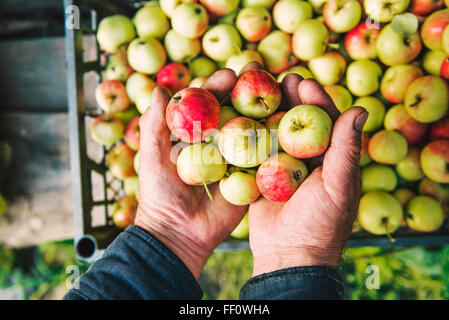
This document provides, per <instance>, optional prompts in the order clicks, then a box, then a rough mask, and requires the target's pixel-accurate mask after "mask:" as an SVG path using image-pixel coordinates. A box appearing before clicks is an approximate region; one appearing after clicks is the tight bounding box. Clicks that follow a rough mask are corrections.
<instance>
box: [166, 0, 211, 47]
mask: <svg viewBox="0 0 449 320" xmlns="http://www.w3.org/2000/svg"><path fill="white" fill-rule="evenodd" d="M171 25H172V28H173V30H175V32H176V33H177V34H179V35H181V36H183V37H185V38H188V39H195V38H199V37H201V36H202V35H203V34H204V32H206V29H207V27H208V26H209V16H208V14H207V11H206V9H205V8H204V7H203V6H202V5H200V4H197V3H192V2H185V3H181V4H179V5H178V6H176V7H175V9H174V10H173V13H172V16H171Z"/></svg>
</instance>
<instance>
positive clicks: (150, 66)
mask: <svg viewBox="0 0 449 320" xmlns="http://www.w3.org/2000/svg"><path fill="white" fill-rule="evenodd" d="M165 61H167V55H166V53H165V50H164V47H163V46H162V44H161V43H160V42H159V41H158V40H157V39H155V38H137V39H134V40H133V41H132V42H131V44H130V45H129V47H128V62H129V65H130V66H131V67H132V68H133V69H134V70H136V71H138V72H141V73H146V74H156V73H157V72H158V71H159V70H160V69H161V68H162V67H163V66H164V64H165Z"/></svg>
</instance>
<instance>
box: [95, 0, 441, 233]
mask: <svg viewBox="0 0 449 320" xmlns="http://www.w3.org/2000/svg"><path fill="white" fill-rule="evenodd" d="M446 7H449V1H448V0H444V1H443V0H363V1H362V0H308V1H306V0H279V1H276V0H241V1H240V0H160V1H148V2H147V3H145V5H144V6H143V7H142V8H140V9H139V10H138V11H137V12H136V14H135V16H134V17H132V19H130V18H129V17H126V16H124V15H114V16H109V17H105V18H104V19H103V20H102V21H101V22H100V24H99V27H98V31H97V40H98V43H99V46H100V48H101V49H102V50H103V51H104V52H105V53H106V54H107V55H108V62H107V65H106V68H105V70H104V78H105V80H104V81H103V82H102V83H101V84H100V85H99V86H98V87H97V89H96V99H97V103H98V105H99V107H100V108H101V109H102V110H103V111H104V113H103V114H102V115H100V116H99V117H98V118H97V119H95V121H94V123H93V126H92V128H91V133H92V138H93V139H94V140H95V141H97V142H99V143H101V144H103V145H106V146H108V147H110V148H111V149H110V152H109V153H108V156H107V165H108V168H109V170H110V172H111V174H112V175H113V176H114V177H116V178H118V179H121V180H123V181H124V189H125V192H126V194H127V196H125V197H123V198H120V199H119V200H118V201H117V203H116V204H115V205H114V213H113V220H114V222H115V223H116V224H117V225H118V226H119V227H122V228H123V227H126V226H128V225H129V224H132V222H133V219H134V214H135V210H136V208H137V203H138V202H137V201H138V197H139V194H138V189H139V188H138V178H137V173H138V162H139V152H138V150H139V140H140V134H139V115H140V114H142V113H143V112H145V110H147V109H148V108H151V97H152V91H153V89H154V88H155V87H156V86H162V87H164V88H165V89H167V91H168V92H169V93H170V94H171V95H172V98H171V100H170V103H169V105H168V106H167V111H166V120H167V125H168V127H169V129H170V131H171V133H172V135H173V136H174V137H175V138H177V140H178V141H181V143H182V145H183V149H182V151H181V152H180V154H179V156H178V158H177V170H178V174H179V176H180V178H181V179H182V180H183V181H184V182H185V183H187V184H190V185H203V186H204V187H205V188H206V190H207V192H208V187H207V185H208V184H210V183H215V182H219V187H220V191H221V193H222V195H223V197H224V198H225V199H226V200H227V201H229V202H231V203H233V204H236V205H247V204H249V203H251V202H253V201H255V200H256V199H258V198H259V197H260V196H261V195H262V196H264V197H266V198H267V199H270V200H272V201H279V202H284V201H287V200H288V199H289V198H290V197H291V196H292V194H293V193H294V192H295V191H296V190H297V188H298V187H299V185H300V184H301V183H302V181H303V180H304V179H305V178H306V177H307V175H308V168H307V165H306V164H305V163H304V162H303V161H302V160H303V159H309V158H313V157H317V156H319V155H321V154H323V153H324V152H325V151H326V149H327V148H328V146H329V141H330V136H331V133H332V126H333V123H332V120H331V118H330V117H329V115H328V114H327V113H326V112H325V111H324V110H323V109H321V108H319V107H317V106H314V105H300V106H296V107H294V108H286V107H285V106H283V104H282V92H281V90H280V86H279V83H281V82H282V80H283V79H284V77H285V76H286V75H287V74H289V73H296V74H298V75H300V76H301V77H303V78H304V79H308V78H313V79H315V80H316V81H318V82H319V83H320V84H321V85H322V86H323V87H324V89H325V91H326V92H327V93H328V95H329V96H330V97H331V98H332V100H333V101H334V103H335V105H336V107H337V108H338V109H339V111H340V112H344V111H345V110H346V109H348V108H351V107H353V106H360V107H363V108H365V109H366V110H367V111H368V112H369V117H368V120H367V123H366V124H365V127H364V128H363V141H362V146H363V148H362V149H363V150H362V157H361V161H360V166H361V176H362V189H363V190H362V192H363V196H362V199H361V202H360V208H359V215H358V219H357V221H356V223H355V225H354V231H358V230H359V229H360V227H362V228H363V229H365V230H367V231H368V232H371V233H373V234H376V235H384V234H387V235H388V236H389V237H390V234H391V233H393V232H394V231H396V230H397V229H398V228H399V227H401V226H405V225H407V226H408V227H409V228H411V229H413V230H415V231H419V232H431V231H435V230H437V229H439V228H440V227H441V226H442V224H443V222H444V219H445V217H446V215H447V214H448V213H449V185H448V184H449V117H448V109H449V86H448V84H447V79H449V27H448V25H449V8H446ZM252 61H257V62H259V63H260V64H262V65H263V66H264V68H265V70H266V71H262V70H251V71H246V72H243V73H241V70H242V68H243V67H244V66H245V65H246V64H247V63H249V62H252ZM220 68H229V69H232V70H233V71H235V73H236V74H237V75H239V78H238V80H237V82H236V85H235V87H234V89H233V90H232V92H231V93H230V95H229V97H228V98H227V99H225V100H224V102H222V103H220V102H219V101H218V100H217V99H216V98H215V96H214V95H213V94H211V93H210V92H208V91H206V90H204V89H201V86H202V84H204V83H205V82H206V80H207V78H208V77H209V76H210V75H211V74H212V73H214V72H215V71H216V70H217V69H220ZM220 104H221V105H220ZM278 142H279V143H278ZM208 194H209V195H210V193H209V192H208ZM211 198H212V197H211ZM245 221H246V220H245ZM245 223H246V222H245ZM239 228H241V226H240V227H239ZM239 233H240V234H241V233H242V232H239Z"/></svg>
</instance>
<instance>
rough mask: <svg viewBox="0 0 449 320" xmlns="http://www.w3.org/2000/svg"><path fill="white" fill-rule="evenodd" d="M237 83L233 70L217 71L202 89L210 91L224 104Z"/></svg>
mask: <svg viewBox="0 0 449 320" xmlns="http://www.w3.org/2000/svg"><path fill="white" fill-rule="evenodd" d="M236 81H237V76H236V75H235V72H234V71H232V70H231V69H221V70H218V71H215V72H214V73H213V74H212V75H211V76H210V77H209V78H207V80H206V82H205V83H204V84H203V85H202V86H201V88H202V89H206V90H208V91H210V92H211V93H212V94H213V95H214V96H215V97H216V98H217V100H218V102H220V103H222V102H223V100H224V98H226V96H227V95H228V94H229V92H231V90H232V88H234V85H235V83H236Z"/></svg>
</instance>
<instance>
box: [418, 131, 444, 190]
mask: <svg viewBox="0 0 449 320" xmlns="http://www.w3.org/2000/svg"><path fill="white" fill-rule="evenodd" d="M421 167H422V170H423V172H424V174H425V175H426V176H427V177H428V178H430V179H432V180H434V181H436V182H439V183H449V140H444V139H442V140H436V141H432V142H431V143H429V144H428V145H427V146H425V147H424V149H423V151H422V152H421Z"/></svg>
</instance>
